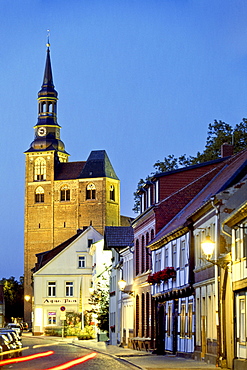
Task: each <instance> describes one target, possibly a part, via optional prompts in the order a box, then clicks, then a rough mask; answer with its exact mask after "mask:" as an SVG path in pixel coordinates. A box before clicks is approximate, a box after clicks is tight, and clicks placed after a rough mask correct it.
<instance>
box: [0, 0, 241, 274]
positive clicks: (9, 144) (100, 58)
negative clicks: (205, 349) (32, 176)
mask: <svg viewBox="0 0 247 370" xmlns="http://www.w3.org/2000/svg"><path fill="white" fill-rule="evenodd" d="M0 14H1V22H0V31H1V44H0V71H1V88H0V96H1V99H0V120H1V122H0V127H1V145H0V155H1V181H0V186H1V197H0V207H1V208H0V210H1V223H0V227H1V229H0V232H1V249H0V256H1V258H0V278H2V277H9V276H11V275H13V276H15V277H16V278H17V279H19V276H20V275H22V274H23V234H24V232H23V229H24V226H23V225H24V176H25V173H24V157H25V156H24V154H23V153H24V151H25V150H27V149H28V148H29V145H30V143H31V142H32V140H33V138H34V130H33V126H34V125H35V124H36V122H37V93H38V91H39V89H40V87H41V84H42V80H43V73H44V66H45V58H46V35H47V29H50V43H51V47H50V50H51V61H52V69H53V80H54V84H55V88H56V90H57V91H58V94H59V101H58V123H59V124H60V125H61V126H62V129H61V139H62V140H63V142H64V143H65V147H66V150H67V151H68V152H69V153H70V154H71V157H70V161H77V160H86V159H87V157H88V155H89V153H90V152H91V150H100V149H105V150H106V151H107V153H108V156H109V158H110V160H111V162H112V165H113V167H114V169H115V171H116V173H117V175H118V177H119V178H120V180H121V214H123V215H125V216H133V215H134V214H133V212H132V207H133V192H134V191H135V189H136V185H137V183H138V181H139V179H140V178H145V177H146V176H147V175H149V174H150V173H151V172H152V171H153V170H154V169H153V164H154V163H155V162H156V161H157V160H162V159H163V158H164V157H165V156H167V155H169V154H174V155H175V156H179V155H181V154H187V155H196V153H197V152H198V151H202V150H203V149H204V146H205V142H206V137H207V128H208V124H209V123H213V121H214V119H217V120H223V121H225V122H227V123H229V124H231V125H233V126H235V124H237V123H239V122H241V120H242V118H243V117H247V89H246V86H247V22H246V19H247V1H246V0H234V1H232V0H71V1H68V0H52V1H51V0H12V1H1V13H0Z"/></svg>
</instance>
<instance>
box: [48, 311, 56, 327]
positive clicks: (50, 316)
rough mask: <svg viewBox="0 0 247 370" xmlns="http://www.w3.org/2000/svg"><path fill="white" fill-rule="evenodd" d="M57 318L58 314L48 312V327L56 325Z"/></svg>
mask: <svg viewBox="0 0 247 370" xmlns="http://www.w3.org/2000/svg"><path fill="white" fill-rule="evenodd" d="M56 323H57V318H56V312H55V311H50V312H48V325H56Z"/></svg>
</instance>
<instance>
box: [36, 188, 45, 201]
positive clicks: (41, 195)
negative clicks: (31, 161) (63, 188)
mask: <svg viewBox="0 0 247 370" xmlns="http://www.w3.org/2000/svg"><path fill="white" fill-rule="evenodd" d="M44 199H45V191H44V189H43V188H42V186H38V187H37V189H36V190H35V203H44Z"/></svg>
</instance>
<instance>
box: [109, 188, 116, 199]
mask: <svg viewBox="0 0 247 370" xmlns="http://www.w3.org/2000/svg"><path fill="white" fill-rule="evenodd" d="M110 199H111V200H114V201H115V188H114V186H113V185H111V186H110Z"/></svg>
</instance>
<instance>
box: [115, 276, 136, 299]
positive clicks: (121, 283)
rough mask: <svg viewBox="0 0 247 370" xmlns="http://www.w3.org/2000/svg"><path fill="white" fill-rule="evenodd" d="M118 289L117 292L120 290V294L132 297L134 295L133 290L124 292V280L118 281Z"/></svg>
mask: <svg viewBox="0 0 247 370" xmlns="http://www.w3.org/2000/svg"><path fill="white" fill-rule="evenodd" d="M118 287H119V290H121V292H123V293H126V294H129V295H131V296H132V297H134V295H135V293H134V292H133V290H125V287H126V281H125V280H124V279H121V280H119V281H118Z"/></svg>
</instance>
